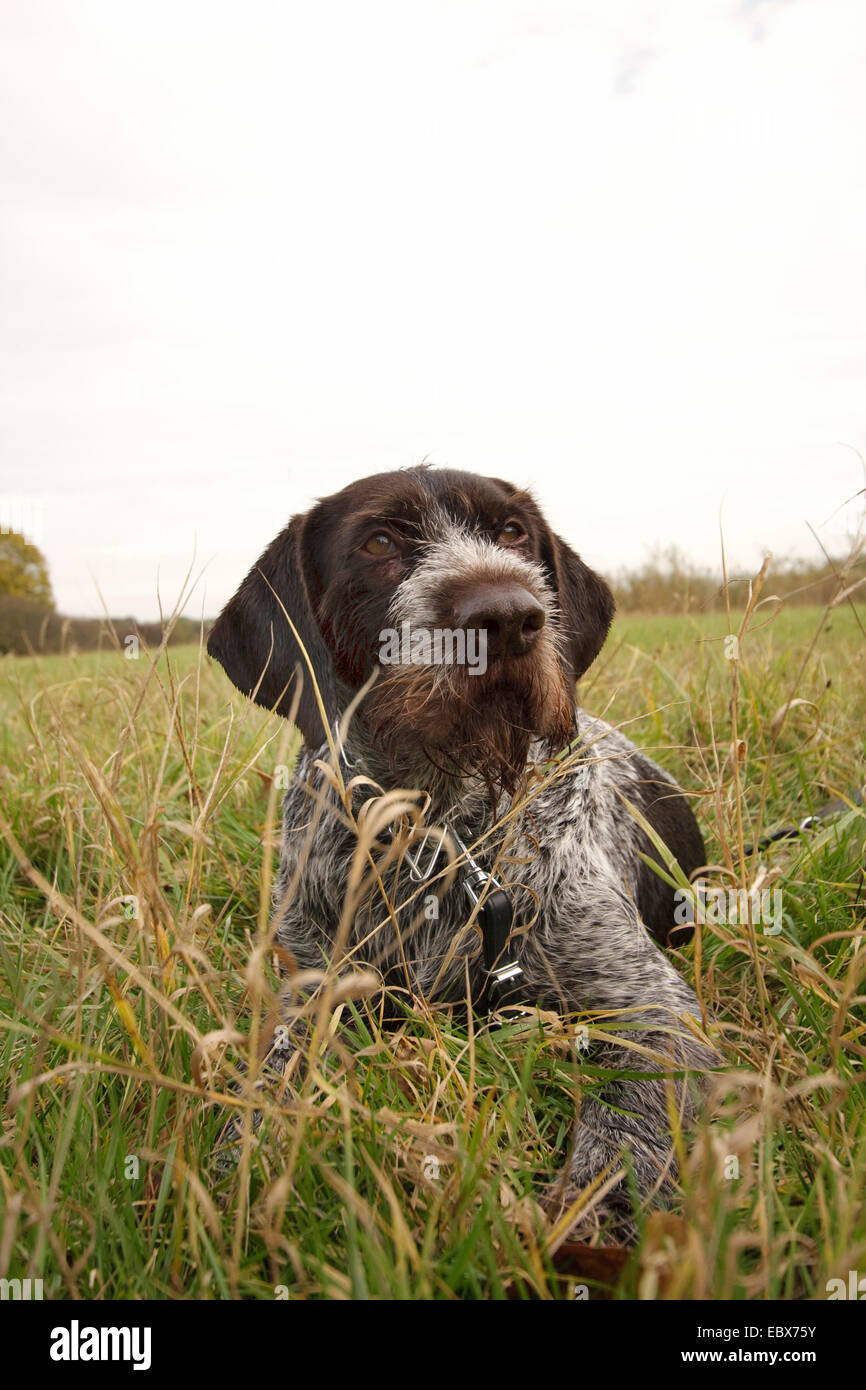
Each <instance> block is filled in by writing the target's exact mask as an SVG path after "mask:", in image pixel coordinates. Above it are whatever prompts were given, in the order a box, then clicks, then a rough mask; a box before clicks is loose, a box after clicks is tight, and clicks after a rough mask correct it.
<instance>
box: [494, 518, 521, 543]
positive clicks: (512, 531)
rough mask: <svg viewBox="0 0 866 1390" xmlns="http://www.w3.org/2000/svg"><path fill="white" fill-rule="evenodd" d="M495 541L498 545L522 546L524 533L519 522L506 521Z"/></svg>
mask: <svg viewBox="0 0 866 1390" xmlns="http://www.w3.org/2000/svg"><path fill="white" fill-rule="evenodd" d="M496 539H497V541H498V542H499V544H500V545H522V544H523V542H524V541H525V540H526V532H525V531H524V529H523V527H522V526H521V524H520V522H519V521H506V523H505V525H504V526H503V528H502V530H501V531H500V532H499V535H498V536H497V537H496Z"/></svg>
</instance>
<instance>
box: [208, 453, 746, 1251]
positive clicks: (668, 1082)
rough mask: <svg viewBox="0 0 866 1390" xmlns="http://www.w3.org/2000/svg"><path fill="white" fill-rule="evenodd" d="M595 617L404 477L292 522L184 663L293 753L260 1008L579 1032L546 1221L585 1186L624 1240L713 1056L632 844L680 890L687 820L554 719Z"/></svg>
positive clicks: (602, 742)
mask: <svg viewBox="0 0 866 1390" xmlns="http://www.w3.org/2000/svg"><path fill="white" fill-rule="evenodd" d="M613 613H614V601H613V597H612V594H611V591H610V589H609V587H608V585H607V584H606V583H605V581H604V580H603V579H602V578H601V577H600V576H599V575H597V574H595V573H594V572H593V571H592V570H591V569H590V568H589V567H588V566H587V565H586V564H585V563H584V562H583V561H582V560H581V559H580V557H579V555H577V554H576V553H575V552H574V551H573V550H572V549H571V548H570V547H569V546H568V545H567V544H566V543H565V542H564V541H563V540H562V539H561V538H560V537H559V536H557V535H556V534H555V533H554V532H553V531H552V530H551V528H550V527H549V525H548V524H547V522H546V521H545V520H544V517H543V516H542V514H541V511H540V509H539V507H538V505H537V504H536V502H535V501H534V500H533V498H532V496H531V495H530V493H528V492H527V491H522V490H520V489H518V488H517V487H515V486H513V485H512V484H510V483H508V482H506V481H504V480H502V479H499V478H488V477H481V476H477V475H475V474H471V473H464V472H458V471H454V470H450V469H438V468H432V467H429V466H427V465H419V466H416V467H412V468H407V469H401V470H397V471H394V472H388V473H381V474H377V475H376V476H374V477H370V478H366V479H364V480H362V481H358V482H354V483H351V484H350V485H349V486H348V487H345V488H344V489H343V490H342V491H340V492H337V493H336V494H334V495H333V496H330V497H326V498H324V499H323V500H322V501H320V502H318V504H317V505H316V506H314V507H313V508H312V510H310V511H309V512H307V513H306V514H304V515H302V516H296V517H294V518H293V519H292V520H291V521H290V522H289V524H288V525H287V526H286V527H285V529H284V530H283V531H281V532H280V534H279V535H278V536H277V537H276V539H275V540H274V541H273V542H272V543H271V545H269V546H268V548H267V549H266V550H265V552H264V554H263V555H262V556H261V558H260V559H259V561H258V562H257V564H256V565H254V566H253V568H252V569H251V570H250V572H249V574H248V575H247V576H246V578H245V579H244V580H243V582H242V583H241V585H240V588H239V589H238V591H237V593H236V594H235V595H234V597H233V598H232V599H231V600H230V601H229V603H228V604H227V605H226V607H225V608H224V609H223V611H222V612H221V614H220V615H219V617H218V619H217V620H216V622H215V624H214V626H213V628H212V629H211V631H210V634H209V637H208V643H207V648H208V652H209V653H210V655H211V656H212V657H214V658H215V659H216V660H217V661H218V662H219V663H220V664H221V665H222V666H223V668H224V670H225V672H226V673H227V675H228V676H229V678H230V679H231V681H232V682H233V683H234V684H235V686H237V687H238V688H239V689H240V690H241V691H243V692H244V694H246V695H248V696H250V697H251V698H252V699H253V700H255V701H256V702H257V703H258V704H260V705H264V706H266V707H267V708H269V709H271V710H274V711H276V712H277V713H278V714H281V715H284V716H286V717H289V718H291V719H292V721H293V722H294V723H295V724H296V725H297V726H298V728H299V729H300V731H301V734H302V736H303V748H302V750H301V752H300V754H299V756H298V760H297V766H296V769H295V774H294V777H293V780H292V782H291V785H290V786H289V788H288V790H287V791H286V794H285V799H284V805H283V832H282V853H281V863H280V869H279V874H278V878H277V883H276V890H275V894H274V902H275V935H276V941H277V943H278V945H279V947H280V948H281V951H282V956H283V959H285V960H287V961H288V962H289V975H288V978H287V982H286V984H287V992H286V1001H287V1009H288V1005H289V1003H290V1002H291V1000H292V997H293V993H292V992H293V984H292V980H293V979H298V978H312V977H314V976H315V972H317V971H322V969H323V968H330V969H332V970H338V969H339V968H340V967H341V964H343V963H345V962H347V961H349V962H351V963H352V964H353V965H354V966H357V965H359V964H364V965H367V966H370V967H372V968H373V969H375V971H376V972H377V973H378V976H379V977H380V979H381V981H382V984H383V986H384V988H385V991H386V995H387V996H388V997H392V996H393V994H394V992H397V993H399V992H400V991H404V992H405V993H407V995H408V996H409V997H412V996H416V997H417V996H421V997H422V998H424V999H426V1000H428V1001H431V1002H437V1001H442V1002H443V1003H449V1002H452V1003H453V1002H455V1001H460V1000H462V1001H463V1002H464V1004H465V1005H468V1006H469V1007H472V1008H474V1009H479V1008H480V1009H482V1010H483V1008H484V1007H485V1006H486V1007H487V1008H490V1009H494V1010H495V1006H497V1005H499V1006H500V1012H501V1013H503V1014H505V1016H509V1015H508V1014H507V1013H506V1011H507V1010H509V1009H512V1008H517V1007H518V1002H519V1004H522V1005H524V1006H527V1007H539V1008H541V1009H552V1010H557V1011H559V1012H560V1013H562V1014H563V1015H593V1014H594V1015H596V1016H598V1015H599V1014H601V1015H602V1016H603V1017H604V1018H605V1019H606V1027H605V1029H604V1030H602V1032H601V1036H600V1038H598V1037H596V1039H595V1057H594V1060H597V1061H598V1063H599V1065H600V1066H602V1067H604V1068H605V1069H606V1074H607V1075H609V1076H610V1077H611V1079H610V1080H609V1081H608V1082H607V1084H606V1085H605V1086H604V1087H603V1088H602V1089H601V1090H600V1091H599V1090H597V1089H593V1090H592V1091H591V1092H589V1093H588V1094H586V1095H584V1096H583V1097H582V1099H581V1102H580V1108H579V1115H578V1119H577V1124H576V1128H575V1133H574V1138H573V1142H572V1144H571V1147H570V1154H569V1158H568V1163H567V1166H566V1169H565V1170H564V1173H563V1175H562V1177H561V1179H560V1180H559V1181H558V1183H555V1184H554V1185H553V1186H552V1187H551V1189H550V1191H549V1192H548V1194H547V1199H546V1204H547V1206H548V1207H549V1208H550V1209H551V1210H556V1211H559V1212H565V1211H567V1210H570V1209H571V1208H572V1206H573V1205H574V1204H579V1199H580V1196H581V1194H582V1193H585V1191H586V1189H587V1188H590V1187H591V1186H592V1185H593V1184H597V1183H598V1182H599V1180H600V1179H602V1180H604V1182H605V1183H607V1184H608V1185H609V1186H608V1190H607V1191H606V1194H605V1195H604V1197H603V1200H602V1201H601V1202H600V1203H599V1204H598V1205H597V1206H596V1208H595V1212H594V1216H593V1223H594V1224H593V1225H592V1234H593V1235H597V1234H598V1232H599V1231H602V1235H603V1237H604V1238H606V1239H608V1240H616V1241H626V1242H628V1241H634V1239H635V1238H636V1231H637V1226H636V1211H635V1206H634V1202H633V1194H634V1192H635V1189H636V1192H637V1196H638V1197H639V1199H640V1201H641V1202H642V1203H647V1204H649V1203H651V1202H653V1201H655V1202H656V1203H659V1204H665V1203H666V1202H668V1201H669V1199H670V1198H671V1197H672V1195H673V1193H674V1191H675V1183H676V1176H677V1174H676V1165H675V1160H674V1155H673V1146H672V1142H671V1134H670V1123H671V1121H670V1116H671V1101H672V1099H673V1102H674V1104H675V1106H676V1109H677V1110H678V1112H679V1115H680V1117H681V1120H682V1122H683V1123H684V1124H687V1123H688V1122H689V1121H690V1120H692V1119H693V1117H694V1115H695V1111H696V1105H697V1101H698V1098H699V1085H696V1084H695V1078H696V1077H699V1076H700V1074H701V1073H704V1072H705V1071H706V1070H708V1069H710V1068H712V1067H714V1066H715V1065H717V1064H718V1059H717V1057H716V1055H715V1053H714V1051H713V1050H712V1048H711V1046H710V1044H709V1042H708V1040H707V1038H706V1035H705V1033H703V1031H702V1029H701V1028H700V1026H699V1024H698V1022H697V1020H698V1019H699V1018H700V1016H701V1010H700V1007H699V1005H698V1001H697V999H696V997H695V995H694V993H693V992H692V990H691V989H690V988H689V987H688V986H687V984H686V983H685V981H684V980H683V979H682V977H681V976H680V975H679V973H678V972H677V970H676V969H675V968H674V965H673V964H672V962H671V960H670V959H669V957H668V956H666V954H665V951H664V947H665V945H666V944H667V943H668V942H669V940H670V936H671V931H672V928H673V926H674V920H675V919H674V913H675V901H674V889H673V887H671V886H670V880H669V878H668V879H666V878H664V877H662V876H660V875H659V874H657V873H656V872H655V871H654V869H653V868H652V867H651V866H650V864H649V863H648V862H647V860H653V861H655V862H656V863H658V862H660V849H659V846H658V844H657V843H655V837H656V836H657V837H659V838H660V840H661V841H663V842H664V845H665V846H667V848H668V850H669V851H670V852H672V853H673V855H674V856H675V857H676V859H677V860H678V862H679V865H680V867H681V869H682V871H683V873H684V874H685V875H687V876H689V875H692V874H694V872H695V871H696V870H697V869H698V868H700V867H701V866H702V865H703V864H704V862H705V850H704V844H703V840H702V837H701V833H700V830H699V828H698V825H697V822H696V820H695V817H694V815H693V814H692V811H691V809H690V807H689V804H688V801H687V799H686V797H685V796H684V794H683V793H682V792H681V791H680V790H679V789H678V788H677V786H676V784H675V783H674V782H673V780H672V779H671V778H670V777H669V775H668V774H667V773H666V772H664V771H663V770H662V769H661V768H660V767H658V766H657V765H656V764H655V762H653V761H652V760H651V759H650V758H648V757H647V756H646V755H645V754H644V753H642V752H641V751H640V750H639V749H638V748H637V747H636V746H635V745H634V744H633V743H631V742H630V741H629V740H628V739H627V738H625V737H624V736H623V735H622V734H621V733H620V732H618V731H617V730H615V729H613V728H612V727H610V726H609V725H608V724H606V723H604V722H603V721H601V720H599V719H596V718H593V717H592V716H590V715H588V714H587V713H586V712H585V711H583V710H582V709H580V708H579V707H578V705H577V703H576V693H575V686H576V682H577V681H578V680H579V679H580V678H581V677H582V676H583V675H584V673H585V672H586V670H587V669H588V667H589V666H590V664H591V663H592V661H593V660H594V659H595V657H596V656H597V655H598V653H599V651H600V650H601V648H602V645H603V643H604V641H605V638H606V636H607V634H608V630H609V627H610V623H611V620H612V617H613ZM437 633H439V634H450V640H451V649H449V650H448V651H447V652H446V651H445V648H444V647H441V645H440V648H437V646H436V640H435V638H436V634H437ZM419 634H420V637H419ZM431 634H432V637H431ZM473 634H474V637H475V639H476V641H475V644H474V645H473V642H472V641H471V640H470V639H471V638H472V637H473ZM395 636H396V637H397V638H399V641H397V642H396V644H395V641H394V638H395ZM458 639H463V640H462V641H460V640H458ZM455 645H456V647H457V649H458V652H457V655H458V658H459V655H460V652H461V651H462V652H463V654H464V660H463V661H462V662H461V661H460V660H459V659H454V647H455ZM482 646H483V649H484V650H483V656H484V660H483V662H482V660H480V659H477V660H476V661H475V663H474V665H472V664H470V663H469V661H468V659H466V653H469V654H470V655H471V654H472V653H473V652H474V654H475V656H476V657H478V656H479V654H480V652H481V649H482ZM386 648H387V651H388V652H389V653H390V654H391V655H390V658H389V659H386V656H385V652H386ZM395 651H399V655H398V657H397V658H396V659H395V657H394V655H393V653H394V652H395ZM437 653H438V660H437V659H436V656H437ZM359 696H360V698H359ZM398 791H399V795H398V794H397V793H398ZM359 797H360V804H358V798H359ZM364 826H366V833H365V834H361V829H360V828H362V827H364ZM431 827H438V829H437V830H433V829H431ZM648 828H649V829H648ZM650 832H652V833H650ZM362 842H363V843H362ZM359 846H360V852H361V858H362V859H363V860H364V862H365V863H366V865H367V866H368V867H369V865H371V864H372V866H373V870H372V872H369V873H367V875H366V878H364V877H363V875H362V874H361V873H360V870H359V867H358V865H359V858H358V856H359ZM443 846H445V848H444V849H443ZM419 847H420V848H419ZM422 850H423V853H422V852H421V851H422ZM437 851H441V853H440V854H439V855H438V858H437ZM413 855H414V857H413ZM407 856H408V858H407ZM642 856H644V857H642ZM446 861H447V862H446ZM425 863H427V864H428V865H429V867H425ZM407 864H408V871H407ZM437 866H438V868H437ZM361 867H362V868H363V865H362V866H361ZM473 885H474V889H473ZM493 895H496V902H497V907H498V909H500V913H499V916H500V923H499V926H500V931H499V936H498V937H497V944H496V950H495V951H493V952H491V951H490V950H488V949H487V947H488V945H489V943H488V941H487V940H484V941H483V942H482V941H480V939H479V938H480V937H482V936H483V935H484V933H483V932H482V931H481V930H480V927H479V921H480V920H481V919H482V918H483V915H484V912H485V904H486V900H487V899H490V898H491V897H492V896H493ZM503 900H504V901H505V907H506V912H505V917H506V922H505V928H504V930H503V929H502V923H501V916H502V914H501V909H502V905H503ZM347 903H348V908H347ZM473 904H474V906H473ZM422 908H423V910H422ZM433 908H435V910H431V909H433ZM485 930H486V929H485ZM503 965H504V966H505V967H506V968H505V969H503ZM494 987H495V989H494ZM294 998H295V1002H297V991H295V995H294ZM289 1012H291V1011H290V1010H289ZM287 1016H288V1013H287ZM611 1030H612V1031H611ZM284 1032H285V1030H284ZM280 1046H284V1044H280ZM291 1048H292V1044H291V1041H290V1042H289V1043H288V1045H287V1052H286V1055H289V1054H290V1052H291ZM278 1051H279V1048H275V1053H276V1052H278ZM278 1060H281V1062H282V1063H284V1062H285V1056H284V1057H283V1058H282V1059H278ZM611 1179H613V1181H612V1182H611ZM587 1233H588V1227H587V1226H586V1225H584V1226H581V1225H580V1223H578V1225H577V1226H576V1227H575V1232H574V1234H575V1235H577V1236H586V1235H587Z"/></svg>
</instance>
